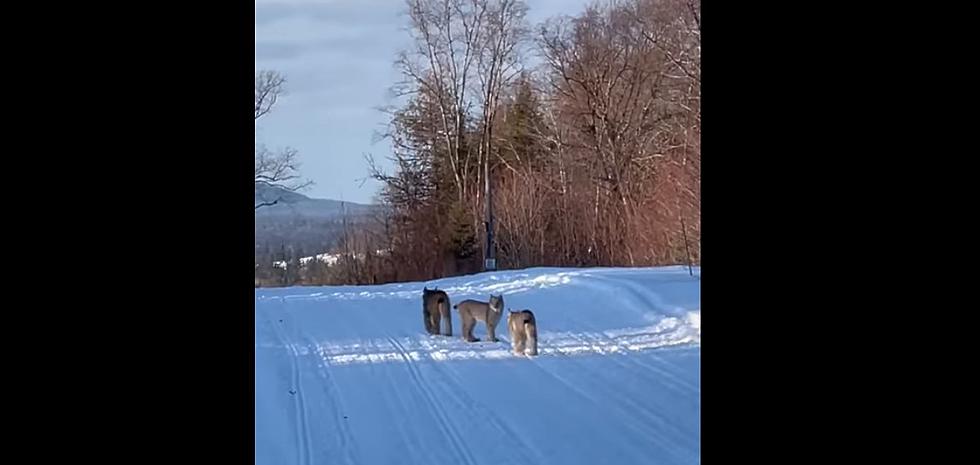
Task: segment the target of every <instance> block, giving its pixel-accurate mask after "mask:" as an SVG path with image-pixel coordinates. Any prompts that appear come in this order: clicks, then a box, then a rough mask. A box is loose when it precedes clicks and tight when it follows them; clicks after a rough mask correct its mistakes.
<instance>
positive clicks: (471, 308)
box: [453, 294, 504, 342]
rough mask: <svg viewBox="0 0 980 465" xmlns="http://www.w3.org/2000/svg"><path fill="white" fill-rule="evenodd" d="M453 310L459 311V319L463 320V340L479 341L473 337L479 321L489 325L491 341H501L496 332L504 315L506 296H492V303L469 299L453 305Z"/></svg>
mask: <svg viewBox="0 0 980 465" xmlns="http://www.w3.org/2000/svg"><path fill="white" fill-rule="evenodd" d="M453 308H455V309H456V310H459V317H460V319H462V320H463V339H466V341H467V342H477V341H479V339H477V338H475V337H473V327H474V326H476V322H477V320H479V321H482V322H484V323H486V324H487V335H488V336H490V338H489V339H490V340H491V341H493V342H499V341H500V339H497V335H496V334H495V332H494V330H495V329H496V328H497V322H499V321H500V317H501V315H503V313H504V296H502V295H496V296H495V295H493V294H491V295H490V302H480V301H479V300H471V299H467V300H464V301H462V302H460V303H458V304H456V305H453Z"/></svg>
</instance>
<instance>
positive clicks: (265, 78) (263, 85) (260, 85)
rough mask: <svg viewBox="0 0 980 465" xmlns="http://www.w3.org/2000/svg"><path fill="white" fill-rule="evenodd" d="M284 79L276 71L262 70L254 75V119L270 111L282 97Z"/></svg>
mask: <svg viewBox="0 0 980 465" xmlns="http://www.w3.org/2000/svg"><path fill="white" fill-rule="evenodd" d="M285 83H286V78H285V77H284V76H283V75H281V74H279V73H278V72H276V71H269V70H263V71H259V72H258V73H256V74H255V119H256V120H258V119H259V118H261V117H262V116H263V115H265V114H266V113H269V112H270V111H272V107H273V105H275V104H276V100H278V99H279V96H280V95H282V93H283V91H284V88H283V84H285Z"/></svg>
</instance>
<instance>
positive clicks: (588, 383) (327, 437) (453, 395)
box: [255, 267, 701, 465]
mask: <svg viewBox="0 0 980 465" xmlns="http://www.w3.org/2000/svg"><path fill="white" fill-rule="evenodd" d="M423 286H428V287H429V288H430V289H432V288H438V289H440V290H444V291H446V292H447V293H448V295H449V297H450V300H451V301H452V303H453V304H455V303H457V302H460V301H462V300H465V299H477V300H484V301H485V300H487V299H488V298H489V296H490V294H491V293H492V294H494V295H498V294H502V295H503V296H504V303H505V305H506V307H507V308H509V309H513V310H522V309H530V310H532V311H533V312H534V314H535V317H536V319H537V325H538V340H539V342H538V347H539V355H538V356H536V357H526V356H523V355H514V354H513V352H512V351H511V348H510V337H509V335H508V333H507V326H506V314H505V315H504V316H503V318H502V319H501V322H500V324H499V326H498V328H497V337H498V338H499V339H500V340H501V341H500V342H497V343H493V342H489V341H487V336H486V326H485V325H484V324H483V323H482V322H481V323H477V326H476V329H475V330H474V334H475V335H476V337H478V338H481V341H480V342H476V343H467V342H465V341H463V340H462V339H461V337H460V336H461V335H462V321H461V320H460V318H459V314H458V313H457V312H456V311H455V310H454V311H453V315H452V316H453V320H452V322H453V337H446V336H431V335H428V334H426V333H425V330H424V326H423V324H422V288H423ZM700 294H701V281H700V269H698V268H695V269H694V276H693V277H692V276H690V275H689V274H688V269H687V268H686V267H666V268H582V269H569V268H560V269H559V268H534V269H528V270H519V271H501V272H493V273H481V274H477V275H471V276H461V277H455V278H446V279H439V280H433V281H428V282H418V283H399V284H388V285H380V286H332V287H317V288H311V287H303V288H284V289H257V290H256V291H255V463H256V464H257V465H289V464H398V465H401V464H406V465H407V464H488V465H489V464H493V465H502V464H562V465H573V464H605V463H609V464H698V463H700V436H701V427H700V412H701V402H700V378H701V377H700V366H701V351H700V345H701V303H700V301H701V295H700Z"/></svg>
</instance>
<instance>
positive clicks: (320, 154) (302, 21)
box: [255, 0, 588, 203]
mask: <svg viewBox="0 0 980 465" xmlns="http://www.w3.org/2000/svg"><path fill="white" fill-rule="evenodd" d="M526 1H527V4H528V7H529V10H528V20H529V21H530V22H531V23H532V24H536V23H538V22H540V21H543V20H544V19H546V18H549V17H552V16H556V15H560V14H567V15H574V14H577V13H578V12H580V11H582V9H584V6H585V5H586V4H587V3H588V1H587V0H526ZM404 10H405V3H404V1H403V0H291V1H288V0H256V1H255V69H256V70H258V69H274V70H277V71H280V72H282V73H284V74H285V75H286V79H287V80H288V82H287V85H286V88H287V92H288V93H287V95H285V96H284V97H282V98H281V99H280V100H279V102H278V104H277V106H276V108H275V109H274V110H273V111H272V113H270V114H268V115H266V116H264V117H263V118H262V119H261V120H260V122H259V124H256V126H255V140H256V142H262V143H265V144H266V145H268V146H270V147H272V148H277V147H284V146H290V147H294V148H296V149H298V150H299V153H300V157H301V162H302V167H301V173H302V175H303V176H305V177H306V178H308V179H312V180H313V181H314V182H315V184H314V185H313V186H312V187H310V188H309V189H308V190H307V191H304V192H303V193H304V194H306V195H308V196H311V197H318V198H331V199H337V200H347V201H352V202H361V203H367V202H371V201H372V198H373V196H374V194H375V193H376V192H377V190H378V184H377V183H375V182H373V181H370V180H368V181H367V182H365V183H364V184H363V186H361V181H362V179H363V178H365V177H366V176H367V163H366V162H365V161H364V154H365V153H371V154H373V155H374V156H375V159H377V160H378V161H382V162H383V165H382V166H384V167H386V168H387V167H388V166H389V165H388V164H387V162H385V161H384V160H385V158H386V157H387V156H388V155H389V154H390V153H391V147H390V145H389V144H388V142H387V141H386V140H381V141H377V142H375V140H374V134H375V132H377V131H381V130H383V129H384V125H385V123H386V122H387V115H385V114H383V113H381V112H380V111H378V110H376V108H377V107H379V106H384V105H388V104H390V103H392V102H391V100H390V99H389V97H388V89H389V88H390V87H391V85H392V84H394V83H395V82H396V81H398V79H399V75H398V73H397V72H396V70H395V68H394V66H393V65H392V63H393V62H394V59H395V56H396V54H397V53H398V51H400V50H402V49H405V48H407V47H408V45H409V42H408V40H409V39H408V33H407V32H406V27H407V25H408V18H406V17H405V16H404V13H403V12H404Z"/></svg>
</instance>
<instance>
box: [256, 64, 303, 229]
mask: <svg viewBox="0 0 980 465" xmlns="http://www.w3.org/2000/svg"><path fill="white" fill-rule="evenodd" d="M285 82H286V78H285V77H283V76H282V75H281V74H279V73H277V72H275V71H259V72H258V73H256V74H255V121H258V120H259V118H261V117H262V116H264V115H266V114H268V113H269V112H270V111H272V107H273V106H274V105H275V104H276V101H277V100H278V99H279V96H281V95H282V94H283V91H284V87H283V85H284V84H285ZM310 184H312V181H304V180H302V179H300V176H299V158H298V153H297V151H296V149H292V148H289V147H287V148H285V149H282V150H280V151H279V152H272V151H270V150H269V149H268V148H266V146H265V145H262V144H256V145H255V190H256V192H259V190H260V189H262V188H265V187H273V188H278V189H281V190H286V191H289V192H295V191H297V190H300V189H303V188H304V187H307V186H309V185H310ZM262 190H263V191H265V189H262ZM280 200H282V197H281V196H279V195H277V196H275V198H272V199H268V198H261V199H259V201H258V203H256V204H255V209H256V210H258V209H260V208H262V207H268V206H271V205H275V204H277V203H279V201H280Z"/></svg>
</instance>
